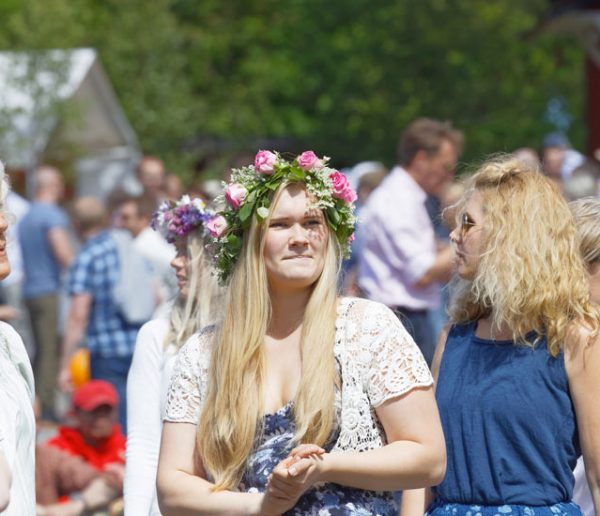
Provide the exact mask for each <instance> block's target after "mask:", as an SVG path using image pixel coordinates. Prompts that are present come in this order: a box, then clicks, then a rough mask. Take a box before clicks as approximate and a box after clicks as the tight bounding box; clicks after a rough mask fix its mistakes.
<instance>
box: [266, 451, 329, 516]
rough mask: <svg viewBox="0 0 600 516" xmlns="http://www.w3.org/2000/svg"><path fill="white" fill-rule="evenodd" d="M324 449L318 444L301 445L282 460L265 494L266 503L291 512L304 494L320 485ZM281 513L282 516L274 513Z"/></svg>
mask: <svg viewBox="0 0 600 516" xmlns="http://www.w3.org/2000/svg"><path fill="white" fill-rule="evenodd" d="M324 454H325V450H324V449H323V448H321V447H320V446H317V445H316V444H302V445H300V446H297V447H296V448H294V449H293V450H292V451H291V452H290V455H289V456H288V457H286V458H285V459H284V460H282V461H281V462H280V463H279V464H277V466H275V469H274V470H273V473H272V474H271V476H270V477H269V483H268V484H267V489H266V491H265V499H264V502H265V504H268V505H269V506H273V507H277V508H278V509H283V510H282V512H284V511H286V510H288V509H291V508H292V507H294V505H296V502H297V501H298V499H299V498H300V496H302V494H303V493H304V492H305V491H306V490H307V489H309V488H310V487H311V486H313V485H314V484H315V483H317V482H319V481H320V479H321V477H322V473H323V469H324V468H323V456H324ZM271 514H280V513H277V512H275V513H271Z"/></svg>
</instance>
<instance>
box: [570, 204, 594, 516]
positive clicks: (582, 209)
mask: <svg viewBox="0 0 600 516" xmlns="http://www.w3.org/2000/svg"><path fill="white" fill-rule="evenodd" d="M569 207H570V208H571V212H572V213H573V216H574V217H575V225H576V226H577V231H578V233H579V237H580V250H581V256H583V261H584V262H585V265H586V266H587V269H588V273H589V282H590V297H591V299H592V302H593V303H596V304H597V305H599V306H600V199H597V198H588V199H579V200H577V201H573V202H571V203H569ZM574 475H575V487H574V488H573V501H574V502H575V503H577V504H578V505H579V506H580V507H581V510H582V511H583V514H585V515H586V516H593V515H594V514H596V512H595V511H594V503H593V499H592V493H591V492H590V488H589V486H588V482H587V479H586V473H585V466H584V460H583V457H579V459H578V460H577V466H576V468H575V471H574Z"/></svg>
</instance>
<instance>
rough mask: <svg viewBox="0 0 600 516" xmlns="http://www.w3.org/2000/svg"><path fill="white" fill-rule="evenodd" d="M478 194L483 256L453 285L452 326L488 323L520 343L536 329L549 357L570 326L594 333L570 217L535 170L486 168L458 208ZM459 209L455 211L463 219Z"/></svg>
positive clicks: (511, 161) (503, 163)
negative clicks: (585, 326)
mask: <svg viewBox="0 0 600 516" xmlns="http://www.w3.org/2000/svg"><path fill="white" fill-rule="evenodd" d="M475 190H477V191H478V192H479V193H480V195H481V198H482V205H483V210H484V214H485V217H484V221H483V226H484V227H483V231H484V233H483V239H484V240H483V249H484V252H483V254H482V257H481V261H480V264H479V267H478V271H477V273H476V275H475V278H474V279H473V280H472V281H467V280H461V279H460V278H457V279H456V280H455V284H454V288H453V291H454V295H453V299H452V301H451V304H450V307H449V314H450V317H451V320H452V321H453V322H455V323H466V322H471V321H475V320H477V319H480V318H481V317H485V316H489V315H491V316H492V322H493V328H495V329H499V328H500V327H501V326H502V325H506V326H507V327H508V328H509V329H510V330H511V331H512V335H513V340H514V341H515V342H518V343H522V344H528V345H534V344H535V343H536V342H537V339H536V340H535V341H534V342H528V339H527V333H528V332H530V331H531V330H534V331H535V332H536V333H537V334H538V335H546V337H547V340H548V348H549V350H550V353H551V354H552V355H553V356H556V355H558V353H559V351H560V349H561V348H562V346H563V343H564V340H565V336H566V333H567V329H568V326H569V324H570V323H571V322H572V321H586V322H588V323H590V324H592V325H593V327H594V329H595V330H596V331H597V328H598V325H599V324H600V316H599V314H598V312H597V310H596V309H595V308H594V307H593V306H592V305H591V304H590V300H589V290H588V281H587V276H586V269H585V266H584V264H583V261H582V259H581V255H580V253H579V247H578V237H577V231H576V228H575V224H574V222H573V217H572V216H571V213H570V211H569V208H568V206H567V203H566V201H565V200H564V198H563V197H562V195H561V193H560V191H559V189H558V188H557V187H556V186H555V185H554V184H553V183H552V182H551V181H549V180H548V179H547V178H546V177H544V176H543V175H542V174H541V173H540V172H539V171H538V170H536V169H534V168H530V167H529V166H528V165H526V164H525V163H523V162H522V161H520V160H517V159H515V158H513V157H503V156H501V157H495V158H492V159H490V160H489V161H487V162H485V163H484V164H483V165H482V166H481V167H480V168H479V170H478V171H477V172H476V173H475V175H474V176H473V177H472V178H471V180H470V182H469V185H468V189H467V191H466V193H465V195H464V196H463V198H462V200H461V201H460V202H459V203H460V205H461V207H463V208H464V205H465V204H466V202H467V201H468V199H469V197H470V196H471V195H472V194H473V192H474V191H475ZM461 211H462V210H461V209H459V210H458V212H459V213H460V212H461Z"/></svg>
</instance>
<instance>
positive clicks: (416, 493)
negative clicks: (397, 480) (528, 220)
mask: <svg viewBox="0 0 600 516" xmlns="http://www.w3.org/2000/svg"><path fill="white" fill-rule="evenodd" d="M448 331H449V327H448V326H445V327H444V329H443V330H442V331H441V332H440V336H439V338H438V343H437V347H436V349H435V355H434V356H433V362H432V364H431V373H432V374H433V379H434V381H435V382H436V383H437V380H438V376H439V374H440V365H441V363H442V356H443V355H444V349H445V347H446V340H447V338H448ZM432 501H433V491H432V490H431V489H429V488H425V489H412V490H407V491H404V492H403V493H402V504H401V506H400V514H401V515H402V516H423V514H425V509H426V508H427V506H428V505H429V504H430V503H431V502H432Z"/></svg>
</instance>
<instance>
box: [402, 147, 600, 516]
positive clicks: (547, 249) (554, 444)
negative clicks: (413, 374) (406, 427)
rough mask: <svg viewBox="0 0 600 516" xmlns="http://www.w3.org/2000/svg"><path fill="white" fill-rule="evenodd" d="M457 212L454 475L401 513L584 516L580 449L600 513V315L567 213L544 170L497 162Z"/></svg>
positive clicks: (448, 345)
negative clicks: (578, 486)
mask: <svg viewBox="0 0 600 516" xmlns="http://www.w3.org/2000/svg"><path fill="white" fill-rule="evenodd" d="M459 210H460V211H459V213H458V215H459V216H458V218H457V223H458V225H457V227H456V228H455V229H454V231H453V232H452V234H451V239H452V242H453V243H454V244H455V246H456V260H457V278H456V284H455V285H454V287H455V288H454V289H453V295H452V301H451V304H450V309H449V314H450V318H451V321H452V325H451V326H450V327H449V328H446V329H445V331H443V332H442V334H441V335H440V338H439V345H438V348H437V350H436V356H435V360H434V365H433V372H434V376H438V378H437V382H436V399H437V401H438V406H439V409H440V415H441V418H442V424H443V427H444V435H445V438H446V448H447V452H448V467H447V471H446V477H445V479H444V481H443V482H442V483H441V484H440V485H438V486H437V487H435V488H434V493H430V495H431V497H430V498H429V503H428V502H425V503H424V499H423V492H414V491H410V492H407V491H405V492H404V493H403V497H402V503H403V509H404V510H403V513H402V514H403V515H404V516H410V515H413V514H414V515H417V514H418V515H419V516H422V514H423V512H424V510H425V507H426V506H427V505H429V508H428V512H427V513H428V514H429V515H432V516H443V515H455V516H467V515H472V514H476V513H478V514H481V515H482V516H487V515H494V514H508V515H510V514H515V515H516V514H527V515H530V516H538V515H544V514H563V515H571V514H572V515H581V510H580V508H579V507H578V506H577V505H576V504H575V503H573V502H572V501H571V498H572V494H573V474H572V469H573V467H574V466H575V463H576V461H577V458H578V456H579V455H581V453H582V452H583V456H584V459H585V463H586V466H587V467H588V468H589V469H588V479H589V480H590V485H591V486H593V489H592V491H593V493H594V504H595V507H596V508H598V507H599V506H600V434H599V433H598V422H599V421H600V405H599V404H598V394H599V393H600V376H599V375H598V374H597V371H598V368H599V367H600V335H599V330H600V312H599V311H598V307H596V306H594V305H593V304H592V303H591V302H590V295H589V286H588V281H587V274H586V269H585V266H584V263H583V260H582V258H581V256H580V252H579V238H578V234H577V229H576V227H575V224H574V221H573V217H572V216H571V213H570V212H569V208H568V206H567V203H566V202H565V200H564V199H563V197H562V195H561V193H560V191H559V189H558V188H557V186H556V184H555V183H554V182H553V181H551V180H548V178H546V177H545V176H543V175H542V174H541V173H539V172H538V170H537V169H532V168H529V167H528V166H527V165H526V164H524V163H523V162H522V161H520V160H517V159H515V158H514V157H501V158H493V159H491V160H489V161H487V162H485V163H484V164H483V165H482V166H481V167H480V168H479V170H478V171H477V173H476V174H475V175H474V176H473V177H472V178H471V180H470V181H469V184H468V187H467V189H466V192H465V195H464V196H463V197H462V199H461V200H460V203H459ZM523 257H526V258H527V259H526V260H524V259H523ZM532 414H534V415H535V417H532ZM419 497H420V499H419Z"/></svg>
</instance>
